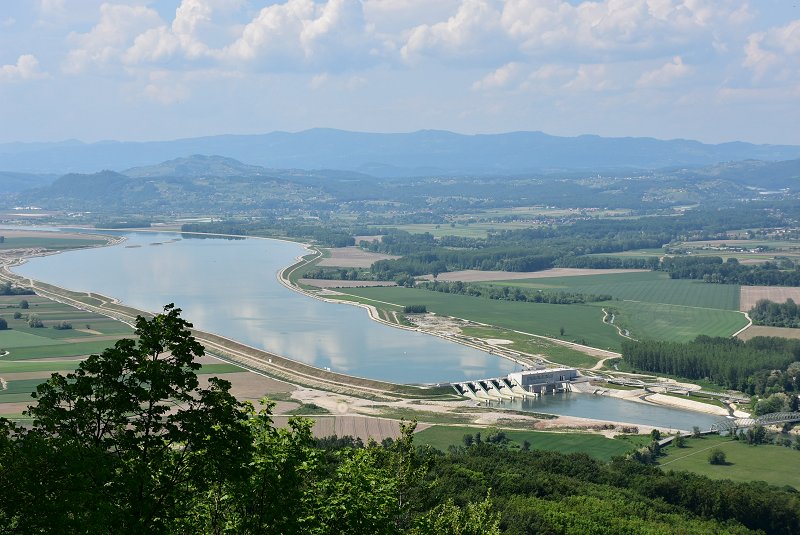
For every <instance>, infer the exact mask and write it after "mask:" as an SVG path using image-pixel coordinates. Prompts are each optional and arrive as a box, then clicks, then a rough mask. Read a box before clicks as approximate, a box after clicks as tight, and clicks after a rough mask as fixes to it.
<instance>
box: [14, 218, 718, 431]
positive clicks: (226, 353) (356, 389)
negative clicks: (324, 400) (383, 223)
mask: <svg viewBox="0 0 800 535" xmlns="http://www.w3.org/2000/svg"><path fill="white" fill-rule="evenodd" d="M87 230H102V229H87ZM112 230H115V231H118V229H112ZM122 232H161V233H165V234H181V232H180V231H167V230H155V229H153V230H146V231H137V230H130V229H125V230H123V231H122ZM206 235H212V236H223V237H226V236H227V235H218V234H210V233H206ZM100 236H102V237H103V238H108V239H107V241H106V243H104V244H101V245H95V246H91V247H105V246H111V245H118V244H120V243H122V242H124V240H125V238H124V237H114V236H109V235H107V234H100ZM234 237H238V238H243V239H247V238H257V239H263V240H272V239H275V238H265V237H256V236H234ZM275 240H276V241H284V242H290V243H299V242H296V241H292V240H280V239H275ZM299 244H300V245H301V246H302V247H303V248H304V249H305V250H306V251H309V252H311V253H316V255H315V258H317V257H318V256H319V255H320V254H321V253H320V251H319V250H318V249H315V248H313V246H311V245H309V244H306V243H299ZM59 252H61V251H49V252H47V253H45V254H42V253H41V252H39V254H36V253H34V254H28V255H26V256H24V257H22V258H19V259H18V262H10V263H8V262H4V263H3V264H2V272H3V275H6V276H10V277H11V278H13V279H16V280H15V281H16V282H19V280H20V279H21V280H27V281H29V283H30V285H31V286H32V287H34V286H35V283H39V285H41V284H45V285H47V286H48V287H50V288H52V289H54V290H56V291H55V292H54V291H48V290H47V289H43V288H41V286H39V287H37V288H35V289H37V290H41V291H43V292H45V293H47V294H50V295H43V296H44V297H48V298H51V299H53V298H54V297H56V299H55V300H58V301H62V302H65V303H66V304H70V305H72V306H77V307H79V308H84V309H95V310H93V311H95V312H98V313H101V314H103V315H106V316H108V317H112V318H113V319H116V320H119V321H123V322H125V323H129V324H130V321H132V318H133V317H135V315H134V313H142V312H144V311H139V310H138V309H134V308H133V307H127V306H125V305H122V304H121V303H120V302H119V301H118V300H117V299H115V298H112V297H106V296H100V294H97V293H94V292H83V293H84V294H85V295H86V296H88V297H93V298H95V299H99V300H100V301H102V303H101V305H100V306H98V307H94V306H90V305H88V304H86V303H82V302H80V301H78V300H77V299H75V298H74V297H69V296H68V295H66V296H65V295H64V294H76V293H77V292H72V291H70V290H68V289H66V288H60V287H57V286H55V285H51V284H48V283H43V282H40V281H33V280H31V279H26V278H24V277H22V276H20V275H17V274H16V273H13V272H12V271H10V269H9V268H11V267H13V266H15V265H19V264H21V263H23V262H24V261H25V260H26V259H27V258H31V257H35V256H45V255H49V254H58V253H59ZM306 256H308V255H301V256H299V257H297V259H296V260H297V261H296V262H294V263H293V264H291V265H289V266H286V267H285V268H283V269H281V270H279V271H278V272H277V273H276V277H277V279H278V281H279V282H280V283H281V284H282V285H283V286H285V287H287V288H289V289H291V290H294V291H296V292H298V293H302V294H304V295H306V296H307V297H313V298H316V299H320V300H323V301H325V302H329V303H339V304H351V305H355V306H360V307H361V308H364V309H366V310H367V312H368V316H369V318H370V319H372V320H374V321H378V322H380V323H384V324H386V325H388V326H391V327H399V328H401V329H406V330H410V331H417V332H422V333H425V334H433V335H434V336H439V337H440V338H442V339H445V340H448V341H451V342H457V343H462V344H463V345H467V346H471V347H473V348H475V349H479V350H481V351H484V352H487V353H489V352H488V351H486V349H485V348H483V347H480V346H478V345H473V344H469V343H465V342H464V341H462V340H458V339H455V337H451V336H443V335H441V334H437V333H433V332H430V331H426V330H424V329H421V328H419V327H413V328H412V327H407V326H403V325H398V324H395V323H392V322H388V321H385V320H383V319H382V318H380V317H379V316H378V313H377V309H376V307H374V306H370V305H366V304H364V303H355V302H351V301H339V300H335V301H334V300H330V299H325V298H324V297H323V296H319V295H314V294H312V293H309V292H306V291H304V290H303V289H301V288H298V287H297V286H296V285H294V284H292V283H291V281H290V279H289V275H290V273H291V272H292V271H293V270H294V269H298V268H299V267H300V266H301V265H302V264H301V262H302V260H303V259H304V258H305V257H306ZM308 261H313V259H309V260H308ZM3 278H6V279H7V277H3ZM7 280H8V279H7ZM59 294H61V295H59ZM57 297H61V299H58V298H57ZM108 304H112V305H115V306H118V307H119V308H120V309H122V310H113V309H112V310H109V309H107V308H105V307H106V306H107V305H108ZM144 314H150V313H149V312H144ZM121 315H122V316H123V317H120V316H121ZM126 320H127V321H126ZM196 333H197V334H200V335H201V337H198V338H199V339H201V340H202V341H203V342H204V343H205V344H207V345H208V346H209V350H210V351H209V352H210V353H214V354H220V353H221V354H222V355H221V356H223V358H226V360H229V359H230V357H231V354H230V351H231V348H226V347H225V345H226V344H229V345H233V346H236V349H235V350H233V351H234V353H237V354H238V355H235V357H238V358H233V359H230V360H232V361H233V362H235V363H237V364H240V365H244V367H245V369H248V370H251V371H255V372H256V373H266V374H267V375H269V376H272V377H276V378H278V379H280V380H282V381H286V382H289V383H291V384H294V385H296V386H301V387H306V388H311V389H314V390H319V391H320V392H321V393H323V394H333V395H337V394H338V395H345V396H347V397H351V396H352V397H353V398H356V399H362V400H363V399H370V398H371V399H372V403H374V402H375V401H378V400H377V399H376V396H377V397H378V398H383V401H384V402H389V403H391V402H392V401H399V402H402V399H404V398H405V399H407V396H409V395H410V396H412V397H414V394H416V398H417V399H419V396H420V395H421V396H422V397H423V398H424V397H425V393H424V390H423V389H421V388H418V387H414V386H410V385H400V384H396V383H388V382H382V381H374V380H371V379H366V378H359V377H355V376H349V375H345V374H337V373H334V372H329V371H327V370H324V369H321V368H316V367H313V366H309V365H305V364H303V363H301V362H299V361H295V360H293V359H289V358H287V357H282V356H279V355H273V354H271V353H269V352H266V351H263V350H260V349H258V348H253V347H250V346H247V345H245V344H241V343H239V342H236V341H235V340H231V339H228V338H225V337H222V336H219V335H214V334H212V333H205V332H202V331H197V332H196ZM213 339H218V340H223V341H224V343H214V341H213ZM570 345H572V344H570ZM602 351H604V352H605V350H602ZM246 353H253V354H256V356H255V357H254V356H253V355H252V354H247V355H246ZM491 354H493V355H494V356H499V357H501V358H506V359H508V360H512V361H514V362H518V363H521V364H527V363H524V362H520V361H518V360H517V359H514V358H511V357H508V356H506V355H501V354H499V352H498V351H496V349H495V351H493V352H492V353H491ZM242 359H244V360H245V362H242ZM272 359H278V360H279V361H281V362H284V363H286V364H288V366H287V367H283V366H279V365H278V362H274V363H273V360H272ZM265 360H266V362H265ZM247 361H249V362H247ZM254 364H255V365H254ZM266 364H269V365H270V366H268V368H269V369H265V368H264V366H265V365H266ZM297 367H302V368H303V370H299V369H296V368H297ZM254 368H255V369H254ZM325 376H327V377H325ZM331 376H332V377H331ZM353 383H361V384H353ZM368 385H376V386H377V388H373V387H372V386H368ZM395 388H400V389H403V390H405V392H404V393H403V394H404V395H403V394H400V392H397V391H394V390H395ZM410 390H417V392H411V391H410ZM453 396H455V394H453ZM637 401H640V402H645V403H653V404H655V405H662V404H660V403H655V402H652V401H643V400H637ZM425 403H426V404H425V405H423V407H425V406H427V407H430V405H428V403H439V404H440V403H442V402H436V401H433V400H430V401H426V402H425ZM453 403H454V402H453V401H450V402H445V404H446V406H443V408H447V407H448V406H449V407H452V405H453ZM456 403H457V402H456ZM468 403H469V402H468ZM663 405H665V406H669V404H668V403H664V404H663ZM410 408H411V407H410ZM674 408H680V409H683V410H687V408H686V407H674ZM688 410H690V411H691V412H705V411H698V410H692V409H688ZM489 413H491V414H493V415H495V416H494V420H495V421H496V420H497V419H502V418H508V417H509V416H510V414H509V413H507V412H505V411H504V410H503V409H499V410H496V411H489ZM553 416H556V418H555V419H554V420H545V421H544V422H548V423H545V424H542V425H544V426H545V427H548V428H549V427H553V426H556V425H561V426H563V425H571V424H568V423H567V422H572V423H577V424H580V427H586V426H591V425H597V424H603V423H616V424H620V425H628V426H636V427H639V428H644V427H648V426H644V425H637V424H631V423H626V422H610V421H608V420H599V419H598V420H595V419H588V418H580V417H570V416H564V415H553ZM485 418H488V419H489V420H492V417H489V416H485V415H484V416H481V418H478V421H480V420H481V419H485ZM522 418H523V419H524V418H527V419H535V415H533V414H532V415H531V416H529V417H522ZM537 425H539V424H537ZM650 428H652V426H650Z"/></svg>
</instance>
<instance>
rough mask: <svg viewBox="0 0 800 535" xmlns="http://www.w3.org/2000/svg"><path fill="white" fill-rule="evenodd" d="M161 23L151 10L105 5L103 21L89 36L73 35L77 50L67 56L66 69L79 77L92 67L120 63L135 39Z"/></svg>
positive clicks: (140, 7)
mask: <svg viewBox="0 0 800 535" xmlns="http://www.w3.org/2000/svg"><path fill="white" fill-rule="evenodd" d="M160 23H161V18H160V17H159V16H158V13H157V12H156V11H155V10H153V9H150V8H148V7H144V6H126V5H121V4H103V5H102V6H100V21H99V22H98V23H97V24H96V25H95V26H94V27H93V28H92V29H91V30H90V31H89V32H87V33H83V34H78V33H72V34H70V36H69V40H70V41H71V42H73V43H75V45H76V46H75V48H73V49H72V50H70V51H69V52H68V54H67V57H66V60H65V61H64V64H63V68H64V70H65V71H66V72H67V73H70V74H78V73H81V72H83V71H84V70H85V69H86V68H87V67H89V66H91V65H102V64H105V63H111V62H113V61H118V60H119V59H120V57H121V56H122V54H123V52H124V50H125V49H126V48H127V47H128V46H129V45H130V44H131V42H132V41H133V39H134V38H135V37H136V36H138V35H141V34H142V33H143V32H146V31H147V30H149V29H151V28H153V27H156V26H158V25H159V24H160Z"/></svg>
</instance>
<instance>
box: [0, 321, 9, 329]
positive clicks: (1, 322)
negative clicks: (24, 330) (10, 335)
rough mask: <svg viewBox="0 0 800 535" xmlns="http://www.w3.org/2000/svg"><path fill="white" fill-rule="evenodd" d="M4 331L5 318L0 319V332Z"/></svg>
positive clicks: (6, 324)
mask: <svg viewBox="0 0 800 535" xmlns="http://www.w3.org/2000/svg"><path fill="white" fill-rule="evenodd" d="M6 329H8V322H7V321H6V320H5V318H0V331H5V330H6Z"/></svg>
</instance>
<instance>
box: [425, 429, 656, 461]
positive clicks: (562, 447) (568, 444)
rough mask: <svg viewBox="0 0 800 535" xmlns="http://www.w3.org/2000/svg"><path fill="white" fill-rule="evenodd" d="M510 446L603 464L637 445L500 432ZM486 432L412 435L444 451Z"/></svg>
mask: <svg viewBox="0 0 800 535" xmlns="http://www.w3.org/2000/svg"><path fill="white" fill-rule="evenodd" d="M504 431H505V433H506V436H507V437H508V438H509V439H511V443H512V444H515V445H517V446H522V443H523V442H524V441H525V440H527V441H528V442H529V443H530V444H531V449H538V450H551V451H559V452H561V453H585V454H587V455H589V456H591V457H594V458H596V459H600V460H603V461H607V460H610V459H611V458H612V457H616V456H620V455H625V454H626V453H628V452H630V451H632V450H634V449H636V448H637V447H639V446H640V445H641V444H640V442H641V440H640V439H639V437H635V436H634V437H625V438H614V439H611V438H606V437H604V436H602V435H593V434H588V433H550V432H546V431H510V430H504ZM490 432H491V430H490V429H486V428H478V427H465V426H444V425H434V426H432V427H429V428H428V429H425V430H424V431H420V432H419V433H416V434H415V435H414V442H415V443H416V444H429V445H431V446H433V447H434V448H436V449H439V450H442V451H447V448H448V447H449V446H462V445H463V444H464V442H463V438H464V435H466V434H471V435H474V434H475V433H481V435H482V436H483V437H484V438H485V437H486V436H488V434H489V433H490Z"/></svg>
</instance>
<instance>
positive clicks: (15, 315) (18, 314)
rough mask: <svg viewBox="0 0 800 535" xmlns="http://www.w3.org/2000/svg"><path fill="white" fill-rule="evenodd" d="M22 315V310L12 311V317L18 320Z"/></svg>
mask: <svg viewBox="0 0 800 535" xmlns="http://www.w3.org/2000/svg"><path fill="white" fill-rule="evenodd" d="M21 317H22V312H14V319H15V320H18V319H20V318H21Z"/></svg>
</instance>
